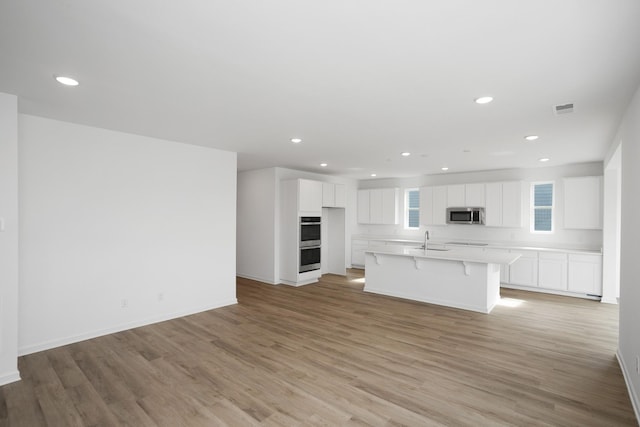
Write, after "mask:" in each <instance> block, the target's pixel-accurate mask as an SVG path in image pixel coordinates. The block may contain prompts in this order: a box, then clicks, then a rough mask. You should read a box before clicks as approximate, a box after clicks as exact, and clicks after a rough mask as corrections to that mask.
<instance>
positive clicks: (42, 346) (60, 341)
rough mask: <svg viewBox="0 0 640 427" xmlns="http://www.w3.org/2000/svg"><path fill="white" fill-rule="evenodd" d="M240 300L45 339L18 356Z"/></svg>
mask: <svg viewBox="0 0 640 427" xmlns="http://www.w3.org/2000/svg"><path fill="white" fill-rule="evenodd" d="M237 303H238V300H237V299H236V298H232V299H229V300H223V301H220V302H218V303H216V304H212V305H206V306H202V307H194V308H192V309H189V310H183V311H179V312H175V313H169V314H162V315H159V316H153V317H150V318H147V319H144V320H136V321H133V322H129V323H123V324H120V325H117V326H114V327H111V328H105V329H99V330H96V331H92V332H87V333H84V334H79V335H73V336H70V337H65V338H58V339H54V340H50V341H45V342H42V343H39V344H33V345H29V346H26V347H21V348H18V356H25V355H27V354H31V353H37V352H39V351H44V350H49V349H52V348H55V347H61V346H63V345H68V344H74V343H77V342H80V341H85V340H90V339H92V338H97V337H101V336H104V335H109V334H114V333H116V332H122V331H126V330H128V329H134V328H138V327H140V326H146V325H151V324H153V323H159V322H164V321H165V320H171V319H177V318H179V317H184V316H189V315H191V314H196V313H201V312H203V311H208V310H214V309H216V308H221V307H226V306H229V305H234V304H237Z"/></svg>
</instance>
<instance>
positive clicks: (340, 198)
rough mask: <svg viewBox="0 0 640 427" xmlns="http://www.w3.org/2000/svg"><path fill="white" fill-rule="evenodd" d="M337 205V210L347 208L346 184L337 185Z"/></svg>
mask: <svg viewBox="0 0 640 427" xmlns="http://www.w3.org/2000/svg"><path fill="white" fill-rule="evenodd" d="M334 192H335V204H334V206H335V207H336V208H346V207H347V187H346V185H344V184H336V185H335V190H334Z"/></svg>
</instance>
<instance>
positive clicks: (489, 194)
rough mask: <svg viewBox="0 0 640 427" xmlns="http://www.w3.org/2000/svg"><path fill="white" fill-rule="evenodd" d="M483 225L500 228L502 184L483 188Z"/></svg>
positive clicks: (497, 183) (496, 183) (498, 183)
mask: <svg viewBox="0 0 640 427" xmlns="http://www.w3.org/2000/svg"><path fill="white" fill-rule="evenodd" d="M485 204H486V206H485V208H484V221H485V222H484V223H485V225H487V226H489V227H502V183H501V182H492V183H489V184H487V185H486V186H485Z"/></svg>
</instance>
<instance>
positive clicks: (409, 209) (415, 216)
mask: <svg viewBox="0 0 640 427" xmlns="http://www.w3.org/2000/svg"><path fill="white" fill-rule="evenodd" d="M404 228H408V229H411V228H420V190H419V189H417V188H407V189H406V190H405V191H404Z"/></svg>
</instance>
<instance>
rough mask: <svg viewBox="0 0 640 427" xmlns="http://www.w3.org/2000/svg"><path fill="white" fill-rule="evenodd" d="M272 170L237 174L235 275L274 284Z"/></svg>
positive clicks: (274, 196) (276, 279)
mask: <svg viewBox="0 0 640 427" xmlns="http://www.w3.org/2000/svg"><path fill="white" fill-rule="evenodd" d="M277 187H278V185H277V181H276V170H275V168H268V169H259V170H253V171H247V172H241V173H238V227H237V228H238V229H237V245H238V249H237V250H238V256H237V267H236V270H237V271H236V274H237V275H238V276H240V277H246V278H249V279H253V280H259V281H261V282H266V283H271V284H276V283H278V282H279V277H278V276H276V259H277V257H276V254H277V253H278V247H277V246H276V223H277V222H278V219H277V217H276V206H277V203H276V202H277V200H276V188H277Z"/></svg>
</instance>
